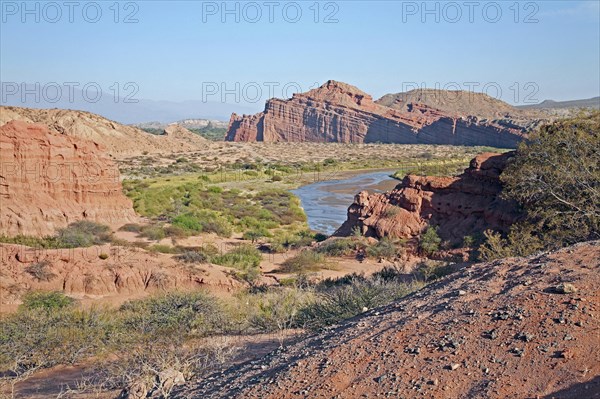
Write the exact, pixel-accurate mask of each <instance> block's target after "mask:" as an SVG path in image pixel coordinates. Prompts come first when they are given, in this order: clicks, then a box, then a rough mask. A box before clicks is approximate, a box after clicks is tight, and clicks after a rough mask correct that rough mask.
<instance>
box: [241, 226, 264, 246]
mask: <svg viewBox="0 0 600 399" xmlns="http://www.w3.org/2000/svg"><path fill="white" fill-rule="evenodd" d="M270 235H271V233H269V231H268V230H267V229H252V230H248V231H246V232H245V233H244V234H243V235H242V238H243V239H244V240H250V241H252V243H253V244H254V243H255V242H256V241H258V240H260V239H261V238H263V237H269V236H270Z"/></svg>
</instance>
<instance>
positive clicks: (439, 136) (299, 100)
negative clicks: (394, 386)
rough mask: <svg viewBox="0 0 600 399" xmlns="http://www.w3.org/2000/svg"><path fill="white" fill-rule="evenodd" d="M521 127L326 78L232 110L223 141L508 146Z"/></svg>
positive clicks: (521, 131)
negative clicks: (249, 108) (248, 109)
mask: <svg viewBox="0 0 600 399" xmlns="http://www.w3.org/2000/svg"><path fill="white" fill-rule="evenodd" d="M525 136H526V129H524V128H521V127H519V126H516V125H515V126H506V125H502V124H497V123H494V122H492V121H488V120H480V119H478V118H477V117H475V116H464V115H462V116H461V115H459V114H455V113H452V112H447V111H440V110H438V109H436V108H433V107H429V106H427V105H425V104H419V103H410V104H408V105H407V106H406V107H405V108H402V109H395V108H392V107H388V106H385V105H382V104H379V103H377V102H374V101H373V98H372V97H371V96H370V95H368V94H367V93H364V92H362V91H361V90H359V89H357V88H356V87H354V86H351V85H348V84H345V83H341V82H336V81H332V80H330V81H328V82H327V83H325V84H324V85H323V86H321V87H319V88H317V89H313V90H311V91H309V92H306V93H300V94H294V96H293V97H292V98H291V99H289V100H281V99H276V98H273V99H271V100H269V101H267V104H266V106H265V110H264V111H263V112H261V113H258V114H256V115H243V116H238V115H236V114H233V115H232V116H231V120H230V123H229V130H228V132H227V136H226V140H228V141H266V142H279V141H290V142H304V141H309V142H340V143H374V142H382V143H400V144H453V145H485V146H494V147H504V148H514V147H516V145H517V144H518V143H519V142H520V141H521V140H522V139H523V138H524V137H525Z"/></svg>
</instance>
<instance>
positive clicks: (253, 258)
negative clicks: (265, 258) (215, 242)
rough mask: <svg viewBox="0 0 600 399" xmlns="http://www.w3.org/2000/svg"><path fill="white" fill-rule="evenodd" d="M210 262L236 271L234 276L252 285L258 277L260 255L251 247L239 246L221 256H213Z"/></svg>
mask: <svg viewBox="0 0 600 399" xmlns="http://www.w3.org/2000/svg"><path fill="white" fill-rule="evenodd" d="M211 261H212V262H213V263H215V264H217V265H222V266H227V267H231V268H234V269H236V271H235V272H234V276H235V277H237V278H238V279H240V280H242V281H245V282H247V283H249V284H250V285H253V284H254V283H255V282H256V281H257V280H258V278H259V277H260V267H259V266H260V262H261V261H262V255H261V253H260V251H259V250H258V249H256V248H255V247H254V246H252V245H240V246H238V247H237V248H235V249H233V250H231V251H229V252H227V253H226V254H223V255H217V256H214V257H213V258H212V259H211Z"/></svg>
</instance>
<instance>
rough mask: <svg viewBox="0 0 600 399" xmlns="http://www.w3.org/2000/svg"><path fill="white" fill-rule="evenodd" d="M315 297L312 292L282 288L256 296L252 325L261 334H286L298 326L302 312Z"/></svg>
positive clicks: (254, 298) (251, 319)
mask: <svg viewBox="0 0 600 399" xmlns="http://www.w3.org/2000/svg"><path fill="white" fill-rule="evenodd" d="M313 297H314V295H313V293H312V292H311V291H308V290H301V289H298V288H280V289H276V290H269V291H267V292H266V293H264V294H262V295H255V296H254V297H253V302H254V304H253V305H254V306H255V312H254V313H253V314H252V315H251V318H250V324H251V326H253V327H254V328H256V329H257V330H258V331H261V332H278V333H280V334H284V333H285V331H286V330H288V329H290V328H293V327H295V326H297V325H298V321H297V318H298V315H299V313H300V310H301V309H302V308H303V307H305V306H307V305H308V304H309V303H311V302H312V300H313ZM280 338H283V337H280Z"/></svg>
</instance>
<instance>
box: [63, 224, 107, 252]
mask: <svg viewBox="0 0 600 399" xmlns="http://www.w3.org/2000/svg"><path fill="white" fill-rule="evenodd" d="M57 238H58V241H59V242H60V245H61V246H62V247H64V248H79V247H89V246H92V245H98V244H104V243H107V242H110V241H111V239H112V236H111V233H110V228H109V227H108V226H105V225H102V224H99V223H95V222H90V221H87V220H81V221H78V222H73V223H71V224H69V225H68V226H67V227H65V228H62V229H59V230H58V236H57Z"/></svg>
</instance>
